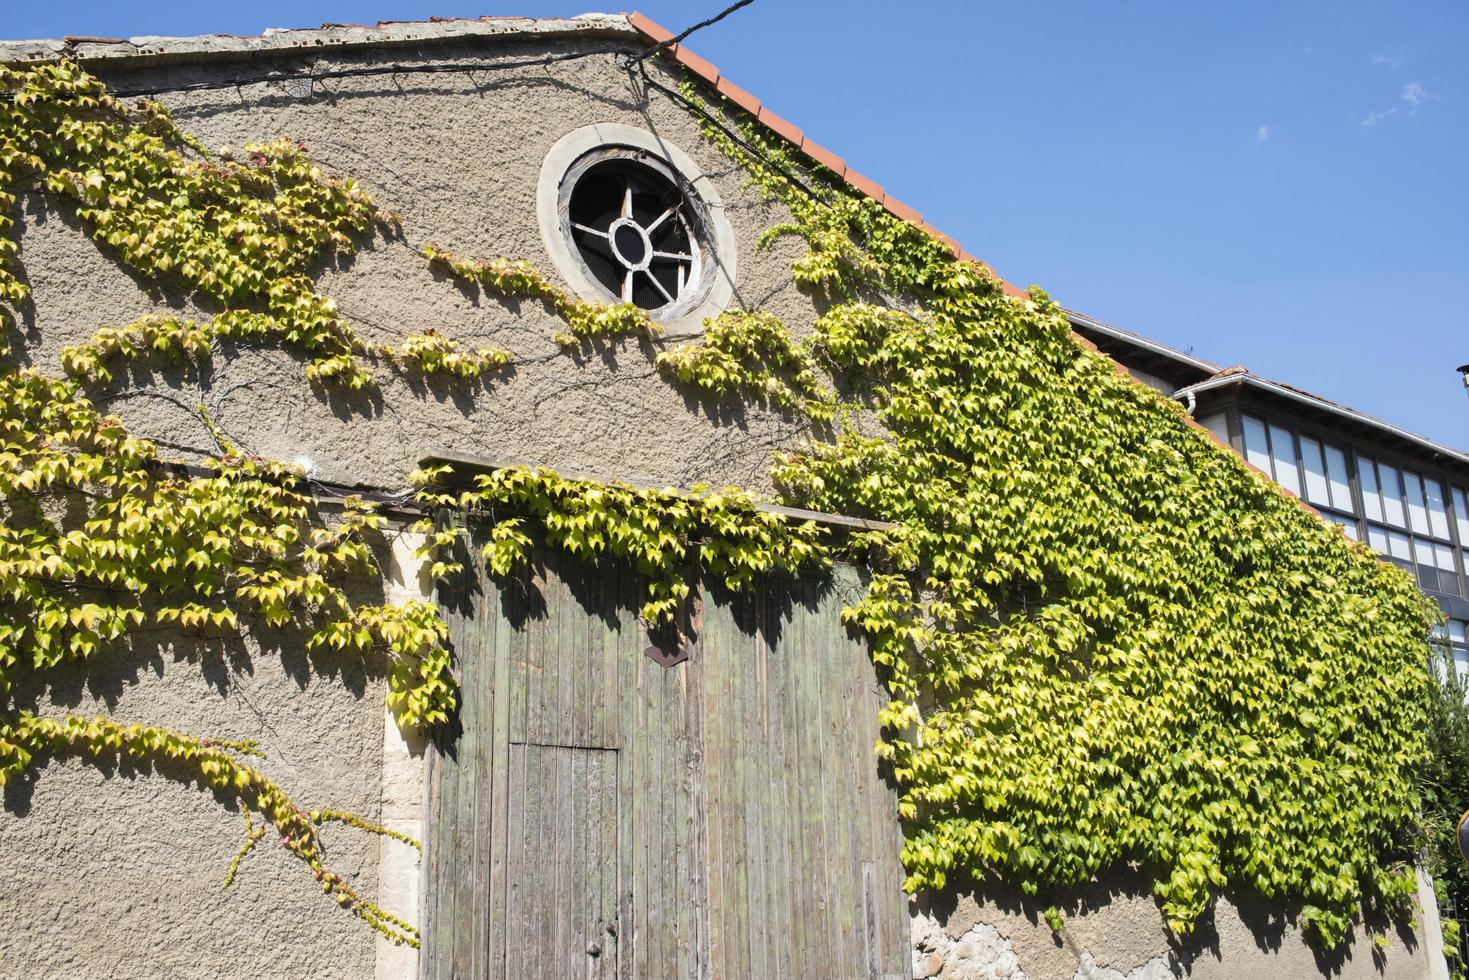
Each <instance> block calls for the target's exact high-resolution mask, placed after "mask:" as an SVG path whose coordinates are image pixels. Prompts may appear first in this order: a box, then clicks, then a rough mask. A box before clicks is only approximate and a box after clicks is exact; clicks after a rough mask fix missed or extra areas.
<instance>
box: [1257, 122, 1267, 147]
mask: <svg viewBox="0 0 1469 980" xmlns="http://www.w3.org/2000/svg"><path fill="white" fill-rule="evenodd" d="M1269 138H1270V127H1269V126H1261V127H1260V128H1259V129H1257V130H1255V142H1256V143H1263V142H1265V141H1266V140H1268V139H1269Z"/></svg>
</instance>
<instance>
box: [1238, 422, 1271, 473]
mask: <svg viewBox="0 0 1469 980" xmlns="http://www.w3.org/2000/svg"><path fill="white" fill-rule="evenodd" d="M1244 428H1245V459H1247V460H1249V461H1250V464H1251V465H1252V466H1258V467H1259V468H1260V469H1262V470H1264V471H1265V475H1266V476H1270V475H1271V473H1270V444H1269V443H1268V442H1267V441H1266V438H1265V423H1264V422H1261V421H1260V420H1259V419H1257V418H1253V417H1251V416H1249V415H1246V416H1244Z"/></svg>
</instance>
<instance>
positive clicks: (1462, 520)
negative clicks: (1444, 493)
mask: <svg viewBox="0 0 1469 980" xmlns="http://www.w3.org/2000/svg"><path fill="white" fill-rule="evenodd" d="M1454 522H1455V523H1456V524H1458V525H1459V543H1460V544H1462V545H1466V546H1469V507H1466V506H1465V505H1464V491H1463V490H1460V489H1459V488H1458V487H1454Z"/></svg>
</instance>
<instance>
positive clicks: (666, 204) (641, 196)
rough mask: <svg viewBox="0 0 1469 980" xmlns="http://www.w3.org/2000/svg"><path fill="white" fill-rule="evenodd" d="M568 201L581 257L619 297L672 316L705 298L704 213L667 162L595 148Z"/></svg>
mask: <svg viewBox="0 0 1469 980" xmlns="http://www.w3.org/2000/svg"><path fill="white" fill-rule="evenodd" d="M561 201H562V207H563V225H564V228H565V230H566V233H567V236H568V237H569V238H570V240H571V242H572V244H573V245H574V246H575V252H576V255H577V256H578V258H580V259H581V263H582V265H583V266H584V267H585V269H586V271H587V272H588V273H590V274H591V277H592V279H594V280H595V281H596V282H597V283H599V284H600V285H601V286H602V288H603V289H605V290H606V291H607V292H608V293H609V294H611V296H612V297H613V298H614V299H617V300H620V301H621V302H624V303H633V304H636V305H637V306H640V307H642V308H643V309H645V310H648V311H649V312H651V313H654V314H655V315H668V314H676V312H677V311H678V310H680V309H688V308H690V307H692V306H694V305H696V304H697V303H698V302H699V300H700V299H701V298H702V297H701V292H703V291H706V287H707V283H705V281H704V279H705V277H704V275H703V270H704V265H705V263H704V255H705V253H706V252H707V251H708V244H707V241H706V235H705V231H704V220H703V215H702V214H701V211H700V208H699V206H698V203H697V198H695V197H693V196H692V195H691V194H690V193H689V192H688V191H687V190H686V189H685V187H684V184H683V181H682V179H681V178H680V177H679V176H678V175H677V174H676V173H674V172H673V171H671V170H670V169H669V168H668V167H667V166H666V165H665V164H664V163H663V162H662V161H661V160H658V159H657V158H656V157H650V156H649V155H648V154H646V153H643V152H641V151H639V150H635V149H630V148H626V147H608V148H604V149H600V150H594V151H593V152H591V153H588V154H587V155H586V156H584V157H582V158H581V159H580V160H578V161H577V162H576V163H575V164H573V165H572V167H571V169H570V170H568V171H567V173H566V177H565V180H564V181H563V183H562V194H561Z"/></svg>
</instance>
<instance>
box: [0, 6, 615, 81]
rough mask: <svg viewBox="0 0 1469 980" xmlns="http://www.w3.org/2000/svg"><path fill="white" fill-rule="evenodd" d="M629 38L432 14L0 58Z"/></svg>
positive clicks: (19, 50)
mask: <svg viewBox="0 0 1469 980" xmlns="http://www.w3.org/2000/svg"><path fill="white" fill-rule="evenodd" d="M510 36H523V37H537V38H554V37H624V38H627V39H629V40H637V39H639V38H640V37H641V36H642V35H641V34H640V33H639V32H638V31H636V30H634V29H633V26H632V25H631V23H630V22H629V18H628V16H627V15H626V14H579V15H577V16H575V17H557V18H545V19H537V18H533V17H479V18H451V17H443V18H437V17H436V18H432V19H430V20H426V21H379V22H378V23H377V24H375V25H368V24H323V25H321V26H320V27H309V28H288V29H282V28H272V29H269V30H266V31H265V32H264V33H262V34H261V35H259V36H258V37H245V36H241V35H238V34H204V35H199V36H196V37H161V36H154V35H139V36H137V37H130V38H126V39H124V38H99V37H66V38H61V39H59V40H34V41H0V63H4V64H24V63H27V62H36V61H54V60H56V59H57V58H70V59H72V60H74V61H78V62H81V63H82V64H84V65H95V64H97V63H99V62H100V63H106V64H107V65H108V66H109V67H112V66H118V67H128V68H133V67H138V68H142V67H151V66H155V65H162V64H185V63H200V62H211V61H241V60H244V59H247V58H250V57H254V56H256V55H261V54H282V53H291V52H305V51H310V52H313V53H318V54H319V53H322V52H328V51H336V50H348V49H362V48H383V47H398V46H405V45H410V44H424V43H426V42H427V43H443V42H451V41H459V40H464V39H466V38H486V37H510Z"/></svg>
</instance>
